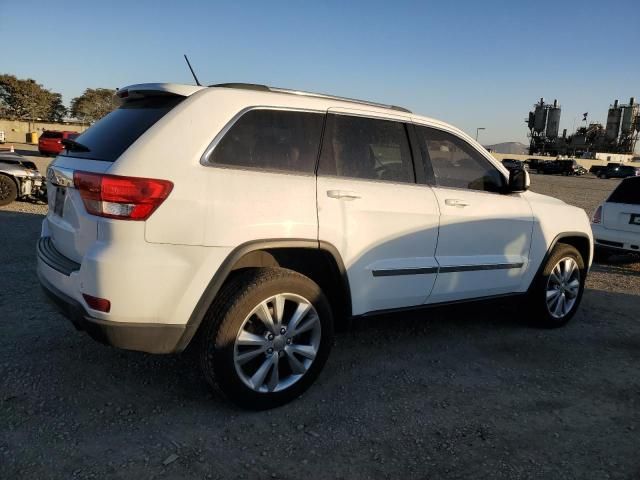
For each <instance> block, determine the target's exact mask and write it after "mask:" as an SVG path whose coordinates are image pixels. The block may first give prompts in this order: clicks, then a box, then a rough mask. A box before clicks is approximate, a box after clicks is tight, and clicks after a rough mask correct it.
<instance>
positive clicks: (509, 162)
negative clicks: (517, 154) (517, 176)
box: [502, 158, 528, 171]
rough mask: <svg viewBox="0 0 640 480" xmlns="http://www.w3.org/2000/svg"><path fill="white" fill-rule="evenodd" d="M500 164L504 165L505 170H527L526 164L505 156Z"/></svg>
mask: <svg viewBox="0 0 640 480" xmlns="http://www.w3.org/2000/svg"><path fill="white" fill-rule="evenodd" d="M502 165H504V166H505V167H506V168H507V170H509V171H511V170H525V169H526V170H528V166H527V165H526V164H525V163H524V162H521V161H520V160H516V159H514V158H505V159H503V160H502Z"/></svg>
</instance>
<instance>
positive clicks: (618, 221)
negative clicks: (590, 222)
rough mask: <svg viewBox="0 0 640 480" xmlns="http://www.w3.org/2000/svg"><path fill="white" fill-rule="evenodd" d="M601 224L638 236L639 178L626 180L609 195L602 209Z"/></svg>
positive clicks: (639, 217)
mask: <svg viewBox="0 0 640 480" xmlns="http://www.w3.org/2000/svg"><path fill="white" fill-rule="evenodd" d="M602 224H603V225H604V227H605V228H608V229H611V230H620V231H623V232H632V233H637V234H639V235H640V178H628V179H626V180H623V181H622V182H621V183H620V185H618V187H617V188H616V189H615V190H614V191H613V192H612V193H611V196H610V197H609V199H608V200H607V201H606V202H605V204H604V205H603V209H602Z"/></svg>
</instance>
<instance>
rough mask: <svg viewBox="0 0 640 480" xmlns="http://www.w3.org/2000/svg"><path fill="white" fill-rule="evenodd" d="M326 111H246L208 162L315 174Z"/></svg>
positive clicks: (217, 146)
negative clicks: (323, 112) (324, 112)
mask: <svg viewBox="0 0 640 480" xmlns="http://www.w3.org/2000/svg"><path fill="white" fill-rule="evenodd" d="M323 121H324V114H322V113H314V112H297V111H288V110H266V109H256V110H250V111H248V112H247V113H245V114H244V115H243V116H242V117H241V118H240V119H239V120H238V121H237V122H235V123H234V124H233V126H232V127H231V128H230V129H229V131H228V132H227V133H226V134H225V136H224V137H223V138H222V140H220V142H219V143H218V145H216V147H215V149H214V150H213V152H212V153H211V155H210V156H209V163H210V164H213V165H224V166H229V167H241V168H242V167H249V168H259V169H264V170H282V171H287V172H299V173H306V174H313V173H314V171H315V168H316V160H317V158H318V149H319V148H320V137H321V136H322V124H323Z"/></svg>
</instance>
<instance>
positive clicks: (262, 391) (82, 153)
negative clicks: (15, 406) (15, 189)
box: [37, 84, 593, 409]
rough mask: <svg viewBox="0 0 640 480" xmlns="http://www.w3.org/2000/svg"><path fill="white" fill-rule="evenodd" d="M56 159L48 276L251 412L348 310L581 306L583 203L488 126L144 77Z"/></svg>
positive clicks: (308, 360) (77, 306) (45, 281)
mask: <svg viewBox="0 0 640 480" xmlns="http://www.w3.org/2000/svg"><path fill="white" fill-rule="evenodd" d="M118 96H119V97H120V100H121V102H122V105H121V106H120V107H119V108H118V109H117V110H115V111H114V112H112V113H110V114H109V115H107V116H106V117H105V118H103V119H102V120H100V121H99V122H98V123H96V124H95V125H94V126H92V127H91V128H90V129H88V130H87V131H86V132H84V133H83V134H82V135H81V136H79V137H78V138H77V139H75V140H73V141H67V142H65V145H66V151H64V152H63V153H62V154H61V155H59V156H58V157H57V158H56V159H55V161H54V162H53V163H52V164H51V166H50V168H49V170H48V173H47V178H48V195H49V213H48V214H47V216H46V218H45V220H44V222H43V225H42V236H41V238H40V240H39V242H38V246H37V256H38V274H39V278H40V281H41V283H42V285H43V287H44V289H45V291H46V292H47V293H49V295H50V297H51V298H52V299H54V300H55V301H56V303H57V304H58V305H59V306H60V307H61V308H62V310H63V311H64V312H65V313H66V315H67V316H68V317H70V319H71V320H72V322H73V323H74V325H75V326H76V327H77V328H79V329H82V330H85V331H86V332H87V333H89V334H90V335H91V336H92V337H93V338H95V339H96V340H99V341H102V342H104V343H107V344H111V345H114V346H116V347H120V348H124V349H131V350H141V351H145V352H152V353H172V352H180V351H182V350H184V349H185V348H186V347H187V346H189V345H190V344H191V345H192V346H193V347H196V348H197V349H198V351H199V355H200V360H201V365H202V370H203V372H204V375H205V377H206V378H207V379H208V380H209V381H210V382H211V383H212V384H214V385H217V386H218V387H219V389H220V390H222V392H224V394H226V395H227V396H228V397H229V398H230V399H232V400H233V401H235V402H236V403H238V404H240V405H242V406H245V407H248V408H255V409H262V408H270V407H274V406H277V405H281V404H283V403H285V402H287V401H289V400H291V399H292V398H295V397H296V396H298V395H300V394H301V393H302V392H303V391H304V390H305V389H306V388H308V387H309V385H310V384H311V383H312V382H313V381H314V379H315V378H316V377H317V376H318V374H319V373H320V371H321V369H322V367H323V365H324V363H325V361H326V359H327V356H328V354H329V350H330V349H331V345H332V342H333V331H334V327H336V326H339V325H340V324H344V323H345V322H346V321H348V319H349V318H352V317H354V316H364V315H371V314H375V313H378V312H388V311H397V310H402V309H414V308H417V307H429V306H433V305H439V304H443V303H453V302H463V301H470V300H478V299H484V298H495V297H501V296H511V295H519V296H521V300H522V301H523V302H526V303H527V311H529V312H533V315H534V317H535V319H536V320H537V321H538V322H539V323H540V324H542V325H545V326H550V327H554V326H560V325H562V324H564V323H565V322H567V321H568V320H569V319H570V318H571V317H572V316H573V314H574V313H575V311H576V309H577V308H578V304H579V303H580V298H581V295H582V291H583V288H584V282H585V278H586V275H587V271H588V268H589V265H590V264H591V258H592V251H593V240H592V236H591V228H590V223H589V219H588V218H587V215H586V214H585V212H584V211H583V210H580V209H578V208H575V207H572V206H569V205H567V204H565V203H563V202H561V201H559V200H556V199H554V198H550V197H545V196H542V195H538V194H535V193H533V192H530V191H527V188H528V183H529V179H528V174H527V173H526V172H525V171H523V170H514V171H512V172H511V173H509V172H508V171H507V170H506V169H505V168H504V167H503V166H502V165H501V164H500V163H499V162H497V161H496V160H495V159H494V158H493V157H492V156H491V155H489V153H488V152H487V151H485V150H484V149H483V148H482V147H481V146H480V145H479V144H478V143H477V142H475V141H473V140H472V139H471V138H470V137H468V136H467V135H465V134H464V133H462V132H461V131H460V130H458V129H456V128H454V127H452V126H450V125H447V124H445V123H442V122H439V121H436V120H432V119H429V118H425V117H421V116H418V115H415V114H413V113H411V112H410V111H408V110H406V109H403V108H400V107H394V106H386V105H380V104H375V103H371V102H364V101H358V100H351V99H345V98H339V97H332V96H328V95H319V94H311V93H305V92H297V91H291V90H283V89H276V88H270V87H266V86H262V85H250V84H223V85H214V86H211V87H195V86H188V85H175V84H140V85H133V86H129V87H125V88H122V89H120V90H119V92H118Z"/></svg>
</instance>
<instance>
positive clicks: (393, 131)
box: [318, 115, 414, 183]
mask: <svg viewBox="0 0 640 480" xmlns="http://www.w3.org/2000/svg"><path fill="white" fill-rule="evenodd" d="M318 173H319V174H320V175H335V176H339V177H353V178H364V179H369V180H386V181H392V182H409V183H413V182H414V174H413V162H412V159H411V150H410V148H409V140H408V138H407V131H406V127H405V125H404V124H403V123H400V122H393V121H387V120H375V119H371V118H364V117H351V116H347V115H328V116H327V127H326V130H325V135H324V142H323V145H322V155H321V156H320V167H319V169H318Z"/></svg>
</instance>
